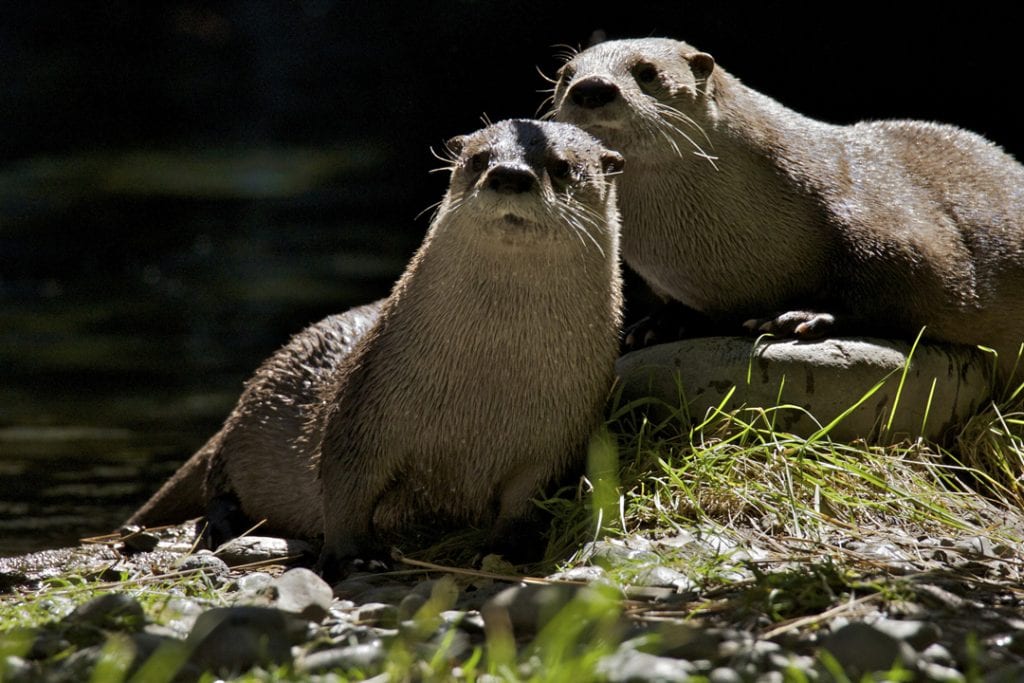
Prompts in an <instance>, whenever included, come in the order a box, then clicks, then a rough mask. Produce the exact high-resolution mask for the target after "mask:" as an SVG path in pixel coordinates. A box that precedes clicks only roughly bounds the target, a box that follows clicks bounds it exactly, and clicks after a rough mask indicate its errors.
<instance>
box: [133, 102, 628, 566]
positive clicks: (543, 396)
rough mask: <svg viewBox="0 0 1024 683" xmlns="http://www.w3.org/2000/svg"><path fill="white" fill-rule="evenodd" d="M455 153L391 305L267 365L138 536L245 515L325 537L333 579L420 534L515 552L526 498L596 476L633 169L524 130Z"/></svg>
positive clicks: (344, 319)
mask: <svg viewBox="0 0 1024 683" xmlns="http://www.w3.org/2000/svg"><path fill="white" fill-rule="evenodd" d="M450 149H451V151H452V153H453V154H454V155H455V158H454V159H453V161H452V166H451V171H452V178H451V183H450V187H449V189H448V192H447V194H446V195H445V198H444V200H443V201H442V202H441V204H440V207H439V209H438V211H437V215H436V216H435V218H434V220H433V222H432V224H431V227H430V229H429V231H428V233H427V236H426V238H425V240H424V242H423V245H422V246H421V247H420V249H419V251H418V252H417V253H416V255H415V256H414V257H413V258H412V261H411V262H410V263H409V266H408V267H407V268H406V271H405V273H404V274H403V275H402V277H401V278H400V279H399V281H398V283H397V284H396V285H395V287H394V289H393V291H392V293H391V295H390V296H389V297H388V298H387V299H386V300H384V301H383V302H378V303H377V304H374V305H372V306H371V307H369V308H362V309H355V310H353V311H350V312H349V313H346V314H344V315H341V316H335V317H332V318H328V319H327V320H324V321H322V322H320V323H318V324H316V325H313V326H312V327H310V328H308V329H307V330H305V331H303V332H301V333H300V334H299V335H297V336H296V337H295V338H293V339H292V340H291V342H289V343H288V344H287V345H286V346H285V347H284V348H282V349H281V350H280V351H278V352H277V354H275V355H274V356H273V357H271V358H270V359H269V360H268V361H267V362H266V363H264V365H263V366H262V367H261V368H260V369H259V370H258V371H257V373H256V375H255V377H254V378H253V379H252V380H250V382H249V383H248V385H247V387H246V390H245V392H244V393H243V395H242V397H241V399H240V401H239V404H238V406H237V407H236V408H235V410H234V412H233V413H232V414H231V416H230V417H229V418H228V419H227V421H226V423H225V425H224V427H223V429H222V430H221V431H220V432H219V433H218V434H217V435H215V436H214V437H213V438H212V439H211V440H210V442H209V443H208V444H207V445H206V446H204V447H203V448H202V449H200V450H199V451H198V452H197V453H196V455H195V456H193V458H192V459H191V460H189V461H188V462H187V463H185V465H183V466H182V468H181V470H180V471H179V472H178V473H177V474H176V475H174V477H172V479H171V480H170V481H169V482H168V483H167V484H165V486H164V487H163V488H162V489H160V491H158V492H157V493H156V494H155V496H154V497H153V499H152V500H150V501H149V502H148V503H147V504H146V505H144V506H143V507H142V508H140V509H139V511H138V512H136V513H135V514H134V515H133V516H132V518H131V519H130V520H129V522H131V523H136V524H148V525H152V524H155V523H161V522H169V521H179V520H181V519H185V518H187V517H188V516H189V515H192V516H195V515H199V514H203V512H204V509H203V507H204V506H205V505H208V504H210V503H211V502H215V501H218V500H224V499H225V498H227V499H229V500H237V502H238V505H239V506H240V510H241V512H242V513H244V517H246V518H248V519H253V520H259V519H265V520H266V527H265V529H266V530H267V531H271V532H275V533H280V534H284V535H289V536H303V537H312V536H318V535H320V534H322V535H323V537H324V547H323V553H322V557H321V569H322V570H323V572H324V574H325V575H326V576H329V577H333V576H337V575H338V574H339V573H340V572H341V570H342V568H343V566H344V563H345V562H346V561H347V560H349V559H352V558H355V557H359V556H364V554H365V553H368V552H373V551H374V550H375V549H376V548H377V547H378V546H379V545H380V543H381V541H382V539H387V538H390V537H391V536H392V535H393V534H395V533H397V532H399V531H401V530H403V529H405V528H407V527H408V526H409V525H411V524H412V523H413V522H415V521H416V520H418V519H423V518H426V519H434V518H440V519H445V520H449V521H454V522H456V523H463V524H466V523H473V524H492V525H493V527H492V528H493V531H492V539H493V542H494V544H495V545H497V546H501V545H503V543H502V542H503V541H505V542H507V541H509V540H510V539H511V538H513V537H514V535H513V534H512V532H513V531H514V529H515V527H516V523H517V521H518V520H520V519H521V518H523V517H528V516H530V514H531V511H532V508H533V506H532V503H531V497H532V496H533V495H534V494H536V493H537V492H538V490H539V489H540V488H541V487H542V486H544V485H545V484H547V483H549V482H551V481H552V480H554V479H557V478H558V477H560V476H561V475H563V474H565V473H567V472H568V471H570V470H571V469H573V468H575V467H577V466H579V465H580V464H581V463H582V460H583V458H584V456H585V453H586V447H587V443H588V440H589V437H590V435H591V433H592V431H593V430H594V429H595V427H596V426H597V425H598V424H599V423H600V421H601V419H602V414H603V406H604V402H605V399H606V395H607V393H608V390H609V388H610V387H611V384H612V380H613V365H614V361H615V357H616V355H617V348H618V334H619V327H620V324H621V292H620V288H621V283H620V276H619V265H618V208H617V205H616V190H615V175H616V174H617V173H618V171H619V170H620V169H621V166H622V158H621V156H619V155H618V154H617V153H615V152H612V151H609V150H607V149H606V148H605V147H604V146H603V145H602V144H601V143H600V142H598V141H597V140H595V139H594V138H593V137H591V136H590V135H588V134H586V133H584V132H583V131H581V130H579V129H578V128H575V127H574V126H570V125H566V124H558V123H544V122H537V121H527V120H514V121H504V122H501V123H497V124H495V125H492V126H489V127H488V128H485V129H484V130H481V131H478V132H476V133H474V134H472V135H468V136H464V137H459V138H456V139H455V140H453V141H452V142H451V143H450ZM538 334H540V335H541V336H542V337H544V338H550V339H557V340H558V343H557V344H541V343H538V341H537V340H538ZM179 496H180V497H181V500H182V501H187V503H188V504H187V505H185V504H183V503H182V504H179V503H176V502H175V499H176V498H178V497H179ZM232 526H233V527H235V528H237V526H238V524H237V523H236V524H233V525H232ZM227 535H230V530H229V532H228V534H227Z"/></svg>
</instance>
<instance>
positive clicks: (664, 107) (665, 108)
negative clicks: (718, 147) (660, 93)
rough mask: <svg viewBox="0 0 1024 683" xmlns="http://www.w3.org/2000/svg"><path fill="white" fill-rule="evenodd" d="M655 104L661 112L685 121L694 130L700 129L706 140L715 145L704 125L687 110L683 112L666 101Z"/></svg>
mask: <svg viewBox="0 0 1024 683" xmlns="http://www.w3.org/2000/svg"><path fill="white" fill-rule="evenodd" d="M654 106H655V108H656V109H657V110H658V113H659V114H662V115H664V116H667V117H669V118H673V119H676V120H678V121H680V122H682V123H685V124H687V125H689V126H691V127H692V128H693V129H694V130H696V131H698V132H699V133H700V134H701V135H703V136H704V140H705V141H706V142H707V143H708V144H709V145H712V146H714V143H712V142H711V138H710V137H708V134H707V131H705V130H704V127H703V126H701V125H700V124H699V123H697V121H696V120H694V118H693V117H692V116H690V115H689V114H686V113H685V112H682V111H680V110H678V109H676V108H675V107H673V106H671V105H668V104H665V103H664V102H655V103H654Z"/></svg>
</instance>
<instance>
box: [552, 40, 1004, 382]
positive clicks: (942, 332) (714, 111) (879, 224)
mask: <svg viewBox="0 0 1024 683" xmlns="http://www.w3.org/2000/svg"><path fill="white" fill-rule="evenodd" d="M602 83H603V84H604V85H602ZM581 84H583V85H582V86H581ZM608 85H610V86H611V89H609V88H607V87H605V86H608ZM588 86H589V88H590V90H589V91H588V90H587V88H588ZM588 93H589V95H588V97H589V98H590V99H586V98H583V97H582V96H583V95H584V94H588ZM595 97H597V98H598V99H597V100H595V99H593V98H595ZM554 115H555V117H556V118H557V119H558V120H561V121H567V122H570V123H575V124H577V125H579V126H581V127H583V128H584V129H586V130H588V131H590V132H591V133H593V134H594V135H596V136H597V137H599V138H600V139H602V140H603V141H604V142H605V143H607V144H608V145H609V146H610V147H611V148H613V149H617V150H619V151H621V152H622V153H623V154H624V155H625V157H626V159H627V160H628V162H629V170H628V172H627V173H626V174H625V175H624V177H623V179H622V181H621V183H620V188H619V191H620V197H621V210H622V219H623V230H622V254H623V258H624V259H625V260H626V262H627V263H629V264H630V265H631V266H632V267H633V268H634V269H635V270H637V272H638V273H639V274H640V275H641V276H642V277H643V278H644V279H645V280H646V281H647V282H648V283H649V284H650V285H651V286H652V288H654V289H655V291H658V292H659V293H662V294H664V295H667V296H668V297H671V298H673V299H676V300H678V301H680V302H682V303H684V304H686V305H688V306H690V307H692V308H694V309H697V310H699V311H702V312H704V313H706V314H708V315H710V316H711V317H712V318H716V319H718V320H722V321H727V322H728V321H731V322H735V323H739V322H743V321H746V320H748V319H751V318H753V319H764V318H768V319H769V321H770V322H769V323H768V325H767V326H766V329H769V330H771V331H776V332H780V333H790V334H795V335H797V336H800V335H805V336H808V337H811V336H816V335H818V334H820V333H821V332H822V331H823V329H826V328H827V329H829V330H830V331H832V332H845V333H853V334H864V333H869V332H870V333H875V334H894V335H898V336H913V335H915V334H917V332H918V330H919V329H920V328H921V327H922V326H927V330H926V336H927V337H930V338H932V339H937V340H945V341H949V342H958V343H966V344H984V345H987V346H991V347H993V348H995V349H996V350H997V352H998V354H999V361H1000V368H1001V370H1002V374H1003V376H1004V378H1005V377H1006V376H1007V375H1008V374H1009V371H1010V369H1011V368H1012V367H1013V365H1014V362H1015V360H1016V357H1017V352H1018V348H1019V345H1020V343H1021V341H1022V338H1024V167H1022V166H1021V165H1020V164H1019V163H1017V162H1016V161H1015V160H1014V159H1013V158H1012V157H1011V156H1009V155H1008V154H1006V153H1005V152H1003V151H1002V150H1001V149H1000V148H998V147H997V146H995V145H994V144H992V143H990V142H988V141H987V140H985V139H983V138H981V137H980V136H978V135H975V134H973V133H970V132H967V131H964V130H961V129H959V128H955V127H953V126H948V125H941V124H936V123H928V122H922V121H905V120H903V121H875V122H861V123H857V124H854V125H849V126H839V125H830V124H826V123H822V122H820V121H815V120H813V119H809V118H807V117H805V116H802V115H800V114H798V113H796V112H794V111H792V110H790V109H787V108H786V107H784V106H782V105H781V104H779V103H778V102H776V101H774V100H772V99H770V98H769V97H766V96H765V95H762V94H760V93H758V92H756V91H754V90H752V89H751V88H748V87H747V86H745V85H743V84H742V83H741V82H740V81H739V80H738V79H736V78H735V77H733V76H732V75H730V74H729V73H727V72H726V71H724V70H723V69H722V68H721V67H719V66H718V65H716V64H715V63H714V60H713V59H712V58H711V57H710V55H707V54H705V53H701V52H699V51H698V50H697V49H696V48H694V47H692V46H690V45H687V44H686V43H682V42H678V41H674V40H667V39H640V40H624V41H612V42H608V43H602V44H598V45H595V46H593V47H591V48H589V49H587V50H585V51H583V52H581V53H579V54H577V55H576V56H575V57H573V58H572V59H571V60H569V61H568V62H567V63H566V65H565V66H563V68H562V70H561V71H560V78H559V81H558V84H557V87H556V89H555V94H554ZM688 138H689V139H688ZM788 311H792V312H793V313H791V314H790V315H789V316H786V315H779V316H778V317H777V318H774V319H773V317H774V316H776V315H777V314H780V313H784V312H788ZM820 313H824V314H834V323H832V322H831V320H830V319H829V318H830V316H827V315H826V316H821V315H818V314H820ZM801 323H807V324H806V325H801ZM819 323H820V324H819ZM830 323H831V324H830Z"/></svg>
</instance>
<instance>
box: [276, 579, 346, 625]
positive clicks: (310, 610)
mask: <svg viewBox="0 0 1024 683" xmlns="http://www.w3.org/2000/svg"><path fill="white" fill-rule="evenodd" d="M273 586H274V588H275V589H276V590H277V607H278V609H282V610H284V611H285V612H291V613H292V614H298V615H299V616H301V617H302V618H304V619H308V620H309V621H313V622H316V623H320V622H321V621H323V620H324V618H326V617H327V612H328V610H329V609H330V607H331V601H332V600H333V599H334V594H333V593H332V592H331V587H330V585H328V583H327V582H326V581H324V580H323V579H321V578H320V577H319V576H317V575H316V574H315V573H313V572H312V571H310V570H309V569H305V568H302V567H299V568H297V569H290V570H288V571H286V572H285V573H284V574H282V575H281V576H279V577H278V578H277V579H276V580H275V581H274V583H273Z"/></svg>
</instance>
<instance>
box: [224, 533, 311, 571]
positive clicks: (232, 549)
mask: <svg viewBox="0 0 1024 683" xmlns="http://www.w3.org/2000/svg"><path fill="white" fill-rule="evenodd" d="M214 554H215V555H217V557H219V558H220V559H222V560H224V562H225V563H226V564H227V565H228V566H229V567H237V566H239V565H243V564H251V563H253V562H276V561H295V560H296V559H306V560H311V559H313V558H314V557H315V553H314V551H313V546H312V545H310V544H309V543H307V542H306V541H301V540H297V539H292V538H274V537H271V536H243V537H240V538H233V539H231V540H230V541H228V542H227V543H224V544H222V545H221V546H220V547H219V548H217V550H216V551H215V553H214Z"/></svg>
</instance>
